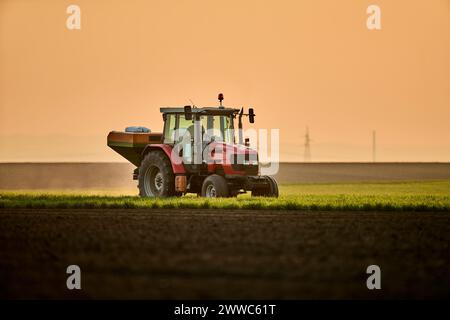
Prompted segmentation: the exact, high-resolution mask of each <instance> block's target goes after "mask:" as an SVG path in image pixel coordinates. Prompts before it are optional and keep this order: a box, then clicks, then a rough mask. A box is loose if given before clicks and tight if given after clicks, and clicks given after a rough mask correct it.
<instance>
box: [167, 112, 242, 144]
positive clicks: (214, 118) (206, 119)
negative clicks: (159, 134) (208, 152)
mask: <svg viewBox="0 0 450 320" xmlns="http://www.w3.org/2000/svg"><path fill="white" fill-rule="evenodd" d="M200 123H201V126H202V135H203V141H206V142H210V141H211V140H212V139H214V140H215V141H223V142H225V143H234V133H233V128H234V127H233V117H232V116H223V115H220V116H219V115H202V116H201V117H200ZM186 132H189V134H190V135H191V137H192V138H193V137H194V122H193V120H186V118H185V116H184V114H167V115H166V121H165V127H164V143H175V142H176V141H179V140H180V139H181V138H182V137H183V136H184V135H185V134H186Z"/></svg>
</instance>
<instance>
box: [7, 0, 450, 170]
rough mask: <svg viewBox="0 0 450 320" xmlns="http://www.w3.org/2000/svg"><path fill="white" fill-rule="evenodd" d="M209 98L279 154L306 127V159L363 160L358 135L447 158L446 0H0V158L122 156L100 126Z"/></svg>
mask: <svg viewBox="0 0 450 320" xmlns="http://www.w3.org/2000/svg"><path fill="white" fill-rule="evenodd" d="M70 4H76V5H78V6H79V7H80V8H81V29H80V30H69V29H68V28H67V27H66V20H67V18H68V16H69V14H67V13H66V8H67V7H68V6H69V5H70ZM370 4H376V5H379V6H380V8H381V26H382V29H381V30H368V28H367V27H366V20H367V17H368V14H367V13H366V9H367V7H368V6H369V5H370ZM219 92H223V93H224V95H225V100H224V103H225V105H227V106H233V107H241V106H245V107H254V108H255V111H256V114H257V117H256V123H255V126H254V127H255V128H266V129H271V128H279V129H280V137H281V160H283V161H303V153H304V147H303V144H304V134H305V128H306V126H308V127H309V130H310V135H311V139H312V142H311V154H312V160H313V161H371V160H372V131H373V130H376V132H377V160H378V161H450V0H395V1H392V0H390V1H382V0H372V1H365V0H342V1H335V0H227V1H216V0H183V1H181V0H151V1H144V0H142V1H140V0H139V1H138V0H127V1H125V0H85V1H82V0H72V1H63V0H39V1H36V0H0V162H4V161H125V160H124V159H122V158H121V157H120V156H119V155H117V154H115V153H114V152H113V151H112V150H111V149H109V148H108V147H107V146H106V135H107V133H108V132H109V131H110V130H123V129H124V128H125V127H126V126H129V125H143V126H146V127H149V128H151V129H152V130H153V131H160V130H161V129H162V124H163V122H162V118H161V115H160V113H159V107H160V106H177V105H179V106H183V105H186V104H190V100H189V99H191V100H192V101H194V103H195V104H196V105H198V106H205V105H208V106H211V105H216V104H217V94H218V93H219ZM245 124H246V125H247V126H248V125H249V124H248V123H247V122H246V123H245Z"/></svg>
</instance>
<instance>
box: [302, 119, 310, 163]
mask: <svg viewBox="0 0 450 320" xmlns="http://www.w3.org/2000/svg"><path fill="white" fill-rule="evenodd" d="M310 143H311V139H310V138H309V128H308V127H306V133H305V154H304V159H303V160H304V162H311V146H310Z"/></svg>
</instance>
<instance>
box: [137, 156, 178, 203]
mask: <svg viewBox="0 0 450 320" xmlns="http://www.w3.org/2000/svg"><path fill="white" fill-rule="evenodd" d="M138 180H139V183H138V188H139V195H140V196H141V197H171V196H175V195H177V193H176V192H175V176H174V174H173V171H172V165H171V164H170V161H169V159H168V158H167V156H166V155H165V154H164V153H163V152H162V151H159V150H155V151H150V152H149V153H147V155H146V156H145V157H144V159H143V160H142V162H141V166H140V167H139V175H138Z"/></svg>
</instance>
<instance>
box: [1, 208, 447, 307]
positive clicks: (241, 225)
mask: <svg viewBox="0 0 450 320" xmlns="http://www.w3.org/2000/svg"><path fill="white" fill-rule="evenodd" d="M449 244H450V215H448V214H445V213H433V212H416V213H408V212H396V213H392V212H296V211H294V212H293V211H289V212H283V211H273V212H271V211H247V210H245V211H244V210H241V211H230V210H220V211H218V210H70V209H61V210H58V209H53V210H36V209H33V210H27V209H14V210H10V209H2V210H0V297H1V298H8V299H14V298H20V299H22V298H44V299H47V298H63V299H66V298H67V299H72V298H93V299H95V298H150V299H163V298H167V299H173V298H178V299H196V298H205V299H209V298H225V299H238V298H251V299H265V298H281V299H299V298H306V299H315V298H324V299H329V298H363V299H365V298H368V299H372V298H375V299H378V298H381V299H384V298H443V297H447V298H448V297H449V296H450V294H449V293H450V268H449V265H450V255H449V252H450V248H449ZM72 264H76V265H78V266H80V268H81V274H82V290H72V291H70V290H68V289H67V288H66V278H67V276H68V275H67V274H66V268H67V266H68V265H72ZM372 264H376V265H379V266H380V268H381V272H382V275H381V285H382V289H381V290H368V289H367V287H366V279H367V277H368V275H367V274H366V268H367V266H369V265H372Z"/></svg>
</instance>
